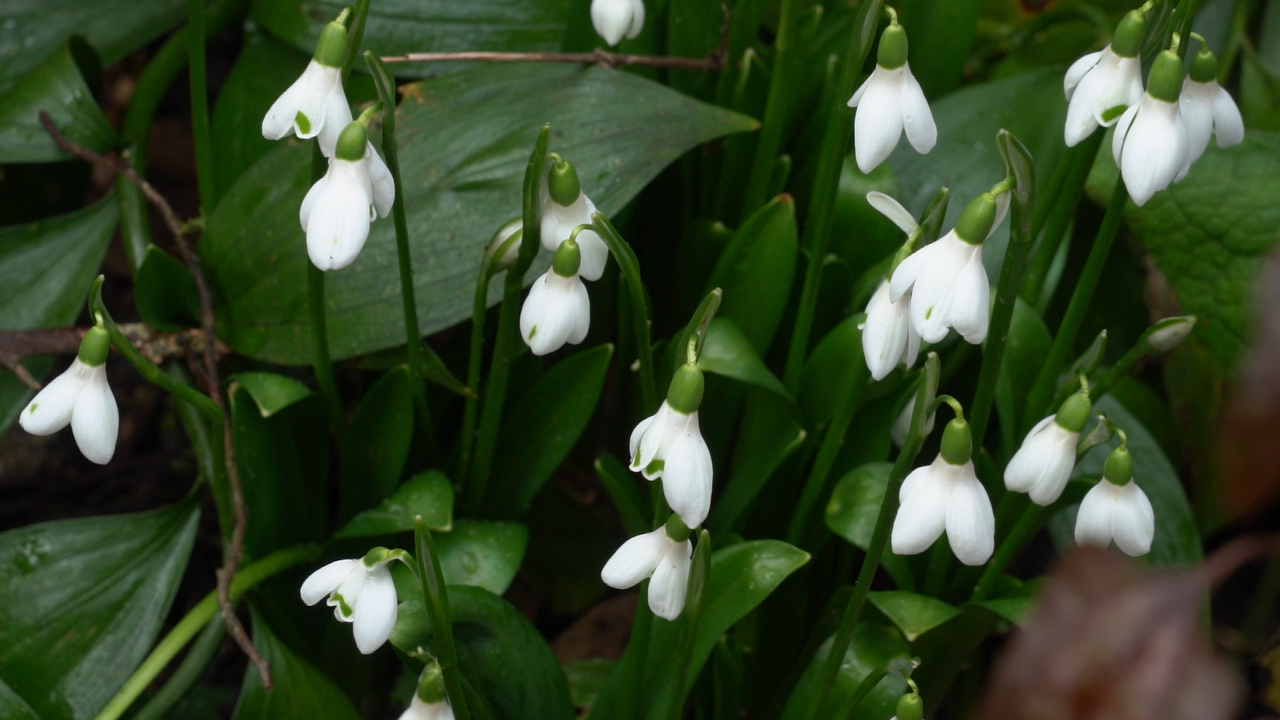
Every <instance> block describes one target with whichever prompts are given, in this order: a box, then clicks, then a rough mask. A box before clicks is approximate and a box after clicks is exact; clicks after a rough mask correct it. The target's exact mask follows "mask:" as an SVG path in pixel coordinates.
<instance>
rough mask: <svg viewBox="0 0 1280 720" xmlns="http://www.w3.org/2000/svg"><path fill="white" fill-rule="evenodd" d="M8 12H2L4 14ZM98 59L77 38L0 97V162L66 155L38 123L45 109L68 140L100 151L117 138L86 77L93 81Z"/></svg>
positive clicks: (62, 158)
mask: <svg viewBox="0 0 1280 720" xmlns="http://www.w3.org/2000/svg"><path fill="white" fill-rule="evenodd" d="M6 14H7V13H6ZM100 71H101V70H100V68H99V67H98V58H97V56H95V55H94V53H93V50H92V49H91V48H90V47H89V46H88V45H86V44H85V43H84V41H83V40H81V39H80V38H78V37H72V38H70V39H69V40H68V41H67V43H66V44H65V45H63V46H62V47H60V48H58V49H57V50H54V51H53V53H52V54H51V55H49V56H48V57H47V58H45V59H44V61H43V62H41V63H40V64H39V65H37V66H36V67H34V68H32V69H31V70H30V71H29V72H27V73H26V74H25V75H23V76H22V77H21V78H19V79H18V81H17V84H16V85H14V86H13V87H12V88H11V89H10V90H9V91H8V92H6V93H5V94H4V95H2V96H0V162H3V163H31V162H53V161H57V160H67V159H70V158H71V156H70V155H69V154H67V153H66V152H63V150H62V148H59V147H58V144H57V143H55V142H54V140H53V138H52V137H51V136H50V135H49V133H48V132H47V131H46V130H45V129H44V125H42V124H41V122H40V112H41V111H42V110H43V111H45V112H47V113H49V116H50V117H51V118H52V119H53V124H54V126H55V127H57V128H58V131H59V132H61V133H62V134H63V135H64V136H66V138H67V139H68V140H71V141H72V142H74V143H76V144H78V145H81V146H84V147H87V148H90V149H93V150H97V151H99V152H103V151H106V150H109V149H111V146H112V145H113V144H115V142H116V134H115V131H113V130H112V129H111V124H110V123H108V122H107V118H106V116H105V115H103V114H102V110H101V109H100V108H99V107H98V104H97V103H96V102H95V101H94V99H93V93H92V92H91V91H90V90H89V85H88V84H87V82H86V76H88V77H89V78H91V79H92V80H94V81H96V79H97V75H98V74H99V73H100Z"/></svg>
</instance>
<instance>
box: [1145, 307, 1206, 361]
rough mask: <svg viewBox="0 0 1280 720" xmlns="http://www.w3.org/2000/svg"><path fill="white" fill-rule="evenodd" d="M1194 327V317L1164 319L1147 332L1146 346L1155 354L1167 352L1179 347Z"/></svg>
mask: <svg viewBox="0 0 1280 720" xmlns="http://www.w3.org/2000/svg"><path fill="white" fill-rule="evenodd" d="M1195 326H1196V316H1195V315H1182V316H1179V317H1171V318H1165V319H1163V320H1161V321H1160V322H1158V323H1156V324H1155V325H1152V326H1151V329H1150V330H1147V344H1148V345H1150V346H1151V349H1152V350H1155V351H1156V352H1168V351H1170V350H1172V349H1174V348H1176V347H1178V346H1179V345H1181V344H1182V341H1183V340H1186V339H1187V336H1188V335H1190V334H1191V330H1192V329H1193V328H1195Z"/></svg>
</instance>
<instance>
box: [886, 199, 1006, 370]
mask: <svg viewBox="0 0 1280 720" xmlns="http://www.w3.org/2000/svg"><path fill="white" fill-rule="evenodd" d="M1008 207H1009V194H1008V193H1005V192H1002V193H1000V194H999V195H998V196H993V195H992V194H991V193H983V194H982V195H979V196H978V197H977V198H976V199H974V201H973V202H971V203H969V206H968V207H966V208H965V210H964V212H963V213H962V214H961V215H960V220H959V221H958V222H957V223H956V227H955V228H954V229H953V230H951V232H948V233H947V234H946V235H943V236H942V237H941V238H939V239H938V241H937V242H935V243H933V244H931V245H926V246H925V247H923V248H921V249H919V250H917V251H915V252H914V253H912V254H911V255H910V256H908V257H907V258H906V259H905V260H903V261H902V262H901V263H899V264H898V268H897V269H896V270H894V272H893V277H892V278H890V280H889V299H890V300H891V301H893V302H897V301H899V300H902V299H903V298H904V297H905V296H906V295H907V293H908V292H910V293H911V300H910V302H911V325H912V327H914V328H915V331H916V332H917V333H919V334H920V337H921V338H923V339H924V340H925V342H930V343H936V342H941V341H942V339H943V338H945V337H946V336H947V331H948V330H949V329H950V328H955V329H956V332H958V333H960V335H961V336H963V337H964V339H965V341H967V342H970V343H973V344H974V345H978V344H980V343H982V341H983V340H985V339H986V337H987V326H988V324H989V322H990V319H991V311H990V299H991V287H990V285H989V284H988V283H987V269H986V267H985V266H983V264H982V243H983V242H984V241H985V240H986V239H987V238H988V237H990V236H991V233H992V232H993V231H994V230H995V228H996V227H997V226H998V225H999V224H1000V221H1001V220H1003V219H1004V215H1005V212H1006V211H1007V210H1008Z"/></svg>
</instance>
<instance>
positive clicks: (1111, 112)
mask: <svg viewBox="0 0 1280 720" xmlns="http://www.w3.org/2000/svg"><path fill="white" fill-rule="evenodd" d="M1128 109H1129V106H1128V105H1116V106H1115V107H1111V108H1107V109H1106V110H1103V111H1102V120H1103V122H1112V121H1114V120H1116V119H1117V118H1119V117H1120V116H1121V115H1123V114H1124V111H1125V110H1128Z"/></svg>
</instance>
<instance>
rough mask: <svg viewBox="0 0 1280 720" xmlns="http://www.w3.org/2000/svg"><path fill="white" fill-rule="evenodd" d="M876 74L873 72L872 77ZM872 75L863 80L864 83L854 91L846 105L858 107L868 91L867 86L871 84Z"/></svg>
mask: <svg viewBox="0 0 1280 720" xmlns="http://www.w3.org/2000/svg"><path fill="white" fill-rule="evenodd" d="M874 76H875V73H874V72H873V73H872V74H871V77H874ZM871 77H868V78H867V79H866V80H863V81H862V84H861V85H859V86H858V89H857V90H854V91H853V97H851V98H849V102H847V103H845V104H846V105H848V106H849V107H858V103H860V102H862V96H863V95H864V94H865V93H866V92H867V86H868V85H870V84H871Z"/></svg>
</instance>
